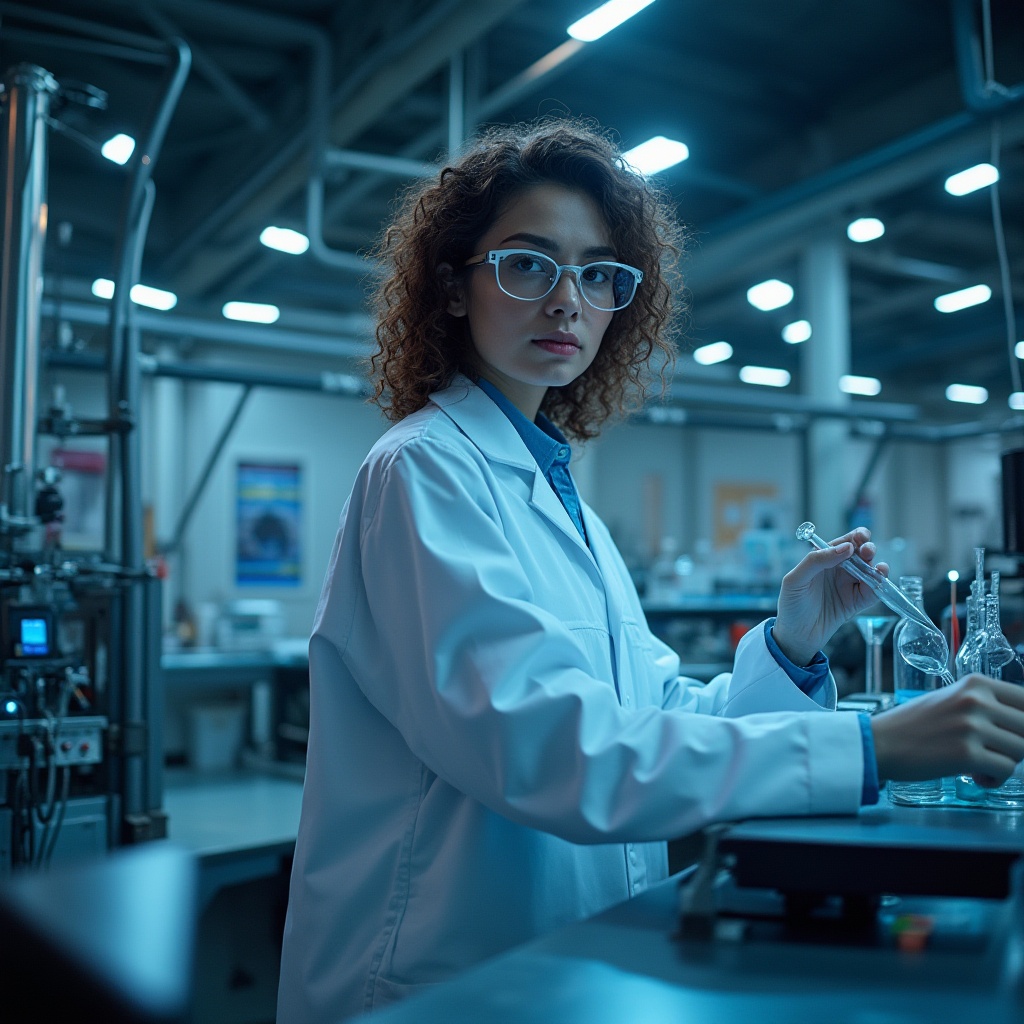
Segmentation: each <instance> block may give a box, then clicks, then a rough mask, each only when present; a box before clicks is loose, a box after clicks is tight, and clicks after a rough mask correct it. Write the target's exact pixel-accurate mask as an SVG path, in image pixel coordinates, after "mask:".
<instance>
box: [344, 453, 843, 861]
mask: <svg viewBox="0 0 1024 1024" xmlns="http://www.w3.org/2000/svg"><path fill="white" fill-rule="evenodd" d="M476 458H477V455H476V453H471V452H468V451H464V450H462V449H461V448H458V447H456V446H454V445H448V444H445V443H442V442H438V441H436V440H430V441H427V440H423V439H418V440H415V441H412V442H410V443H407V444H405V445H403V446H402V447H401V449H399V451H398V453H397V454H396V455H394V456H393V457H391V458H390V459H388V460H386V461H383V462H382V463H381V464H380V465H378V466H377V467H376V468H375V470H374V476H373V479H371V480H370V481H369V483H368V485H367V496H366V501H365V502H364V505H363V511H362V516H361V531H360V557H361V561H362V573H361V577H362V584H363V586H364V587H365V600H366V606H367V615H368V620H367V623H366V627H367V628H369V626H370V623H372V629H373V630H374V645H373V651H372V652H370V653H367V652H366V650H365V646H366V645H365V644H363V645H359V644H353V645H352V646H351V648H350V649H349V648H347V647H346V645H345V643H344V641H342V644H341V647H340V648H339V649H340V650H341V653H342V656H343V657H345V658H347V659H349V666H350V668H351V669H352V671H353V675H354V677H355V678H356V679H357V680H359V681H360V685H361V686H362V687H363V689H364V693H365V695H366V696H367V698H368V699H369V700H370V701H371V702H372V703H373V704H374V705H375V706H376V707H377V709H378V710H379V711H380V712H381V713H382V714H384V715H385V717H387V718H388V720H389V721H390V722H391V723H392V724H393V725H394V726H395V727H396V728H397V729H398V730H399V731H400V732H401V734H402V736H403V737H404V739H405V741H406V743H407V744H408V745H409V747H410V749H411V750H412V751H413V752H414V753H415V754H416V756H417V757H418V758H420V759H421V760H422V762H423V763H424V764H425V765H426V766H427V767H428V768H430V769H431V770H432V771H433V772H434V773H435V774H437V775H438V776H439V777H440V778H442V779H444V780H445V781H447V782H448V783H450V784H451V785H453V786H455V787H456V788H458V789H460V790H461V791H463V792H465V793H467V794H468V795H470V796H472V797H473V798H475V799H477V800H479V801H480V802H481V803H483V804H485V805H486V806H488V807H490V808H491V809H493V810H495V811H497V812H498V813H500V814H503V815H505V816H506V817H508V818H510V819H512V820H515V821H518V822H520V823H521V824H526V825H529V826H531V827H534V828H538V829H541V830H544V831H548V832H552V833H554V834H556V835H560V836H562V837H563V838H566V839H569V840H572V841H575V842H609V841H614V840H626V839H630V840H637V841H643V840H656V839H665V838H669V837H671V836H674V835H680V834H684V833H687V832H690V831H692V830H694V829H695V828H699V827H701V826H702V825H704V824H706V823H707V822H708V821H711V820H716V819H723V818H725V819H735V818H743V817H749V816H755V815H766V814H768V815H778V814H802V813H844V812H854V811H856V809H857V807H858V806H859V800H860V788H861V778H862V774H863V771H862V748H861V740H860V730H859V727H858V725H857V722H856V719H855V717H854V716H842V715H821V714H806V713H804V712H805V711H806V710H808V709H809V708H810V707H813V706H814V705H813V702H811V701H809V700H808V699H807V698H806V697H803V695H802V694H800V695H799V696H800V697H802V698H803V699H802V701H801V700H796V699H794V698H791V697H790V696H789V694H790V691H793V692H795V693H796V694H799V690H797V688H796V687H794V686H793V685H792V683H790V682H789V680H788V678H786V677H785V673H783V672H782V670H781V669H780V668H779V667H778V665H776V664H775V663H774V660H773V659H771V656H770V655H769V654H767V651H766V650H764V644H763V641H762V644H761V647H762V650H761V651H757V650H756V649H754V650H752V652H751V654H750V656H749V658H748V657H747V656H746V655H745V653H744V652H740V656H738V659H737V673H739V672H744V673H746V674H747V675H748V676H749V677H750V678H749V679H746V680H744V679H741V680H740V682H741V683H743V685H738V684H735V683H734V681H733V679H727V680H723V681H722V682H716V684H714V685H713V687H712V690H711V692H712V693H713V694H715V696H714V698H713V699H710V700H709V701H707V702H704V703H705V704H706V705H707V707H706V710H709V711H712V712H715V711H717V712H720V713H721V712H724V713H726V714H737V715H743V717H737V718H724V717H718V716H716V715H714V714H697V713H694V712H693V710H690V709H689V708H687V709H684V708H672V709H670V710H664V709H663V708H661V707H658V706H650V707H642V708H624V707H622V706H620V704H619V700H618V697H617V694H616V690H615V687H614V686H613V685H612V682H611V681H610V680H609V679H606V678H597V677H596V676H595V671H594V661H593V658H591V657H588V653H587V650H586V647H585V645H581V643H580V640H579V638H578V636H577V635H575V634H574V633H573V632H572V631H570V629H569V628H568V627H567V626H566V624H565V620H566V619H567V618H568V617H569V616H567V615H562V614H555V613H554V612H553V611H552V610H549V609H546V608H544V607H542V606H540V605H539V604H538V603H537V602H536V601H535V600H534V598H533V582H532V581H531V579H529V578H528V576H527V574H526V573H524V571H523V568H522V565H521V562H520V559H519V557H517V552H516V550H515V548H514V546H513V545H512V543H511V542H510V540H509V537H508V529H507V527H508V524H505V523H503V522H502V521H501V513H500V512H499V508H498V504H497V503H496V501H495V500H494V495H493V494H492V493H491V491H490V490H489V487H490V486H491V485H490V484H489V483H488V479H487V474H486V472H485V471H484V469H483V467H482V466H481V465H480V464H478V463H477V462H476V461H474V460H475V459H476ZM481 458H482V457H481ZM566 601H567V602H571V595H566ZM352 625H353V629H355V628H357V627H358V626H359V623H358V622H356V621H353V624H352ZM766 658H767V662H766V660H765V659H766ZM359 659H363V661H364V663H362V664H358V663H356V662H357V661H358V660H359ZM769 662H770V663H771V664H769ZM735 675H736V674H734V676H735ZM780 676H781V677H782V679H783V680H784V681H785V684H784V685H782V684H781V680H780V678H779V677H780ZM697 689H699V688H694V689H693V692H695V693H696V690H697ZM780 693H781V694H785V695H786V696H785V697H784V698H782V702H783V703H785V701H786V700H788V701H789V705H788V706H789V710H788V711H784V712H782V713H779V712H778V711H776V710H775V708H776V707H777V706H778V703H779V700H776V701H775V702H774V703H773V695H774V696H775V698H779V694H780ZM688 703H689V704H693V705H694V706H695V707H696V704H698V703H700V702H699V701H696V700H692V701H689V702H688ZM768 704H772V705H773V706H772V708H771V710H772V713H770V714H761V713H759V712H763V711H767V710H769V708H768V707H767V706H766V705H768ZM700 710H705V708H701V709H700ZM749 712H755V713H753V714H750V713H749Z"/></svg>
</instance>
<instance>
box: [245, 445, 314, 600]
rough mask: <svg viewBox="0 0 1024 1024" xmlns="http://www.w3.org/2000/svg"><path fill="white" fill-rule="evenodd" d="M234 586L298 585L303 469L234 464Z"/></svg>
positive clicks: (273, 465) (262, 464)
mask: <svg viewBox="0 0 1024 1024" xmlns="http://www.w3.org/2000/svg"><path fill="white" fill-rule="evenodd" d="M237 522H238V547H237V554H236V559H235V582H236V584H237V585H238V586H242V587H244V586H261V587H267V586H270V587H297V586H299V585H300V584H301V583H302V546H301V540H302V531H301V523H302V469H301V467H300V466H296V465H276V464H272V463H262V462H240V463H238V501H237Z"/></svg>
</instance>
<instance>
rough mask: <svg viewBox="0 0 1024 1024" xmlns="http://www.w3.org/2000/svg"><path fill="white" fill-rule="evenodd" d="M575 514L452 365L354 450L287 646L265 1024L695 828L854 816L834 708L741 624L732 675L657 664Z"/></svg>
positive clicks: (671, 659)
mask: <svg viewBox="0 0 1024 1024" xmlns="http://www.w3.org/2000/svg"><path fill="white" fill-rule="evenodd" d="M638 514H639V513H638ZM583 519H584V522H585V524H586V530H587V536H588V538H589V540H590V547H589V548H588V547H587V545H586V544H585V543H584V541H583V540H582V538H581V537H580V535H579V533H578V531H577V530H576V528H575V527H574V525H573V523H572V521H571V520H570V518H569V517H568V515H567V514H566V512H565V510H564V509H563V507H562V505H561V503H560V502H559V500H558V497H557V496H556V495H555V493H554V492H553V490H552V488H551V486H550V485H549V484H548V482H547V480H546V479H545V478H544V476H543V474H542V473H541V472H540V470H539V469H538V467H537V464H536V462H535V461H534V459H533V458H532V456H531V455H530V454H529V452H528V451H527V449H526V447H525V445H524V444H523V441H522V439H521V438H520V436H519V434H518V433H517V432H516V430H515V428H514V427H513V426H512V424H511V423H510V422H509V420H508V419H507V418H506V417H505V415H504V414H503V413H502V412H501V411H500V410H499V409H498V407H497V406H496V405H495V404H494V402H492V401H491V399H490V398H489V397H487V395H486V394H484V392H483V391H481V390H480V389H479V388H477V387H475V386H474V385H473V384H471V383H470V382H469V381H468V380H467V379H466V378H463V377H460V378H458V379H457V380H456V382H455V383H454V384H453V385H452V386H451V387H450V388H448V389H446V390H445V391H443V392H441V393H439V394H437V395H434V396H433V397H432V400H431V402H430V403H429V404H428V405H427V406H426V407H425V408H423V409H421V410H420V411H419V412H417V413H414V414H413V415H411V416H409V417H407V418H406V419H405V420H403V421H402V422H400V423H398V424H396V425H395V426H394V427H392V428H391V429H390V430H389V431H388V432H387V433H386V434H385V435H384V436H383V437H382V438H381V439H380V441H379V442H378V443H377V444H376V445H375V446H374V448H373V449H372V451H371V452H370V454H369V455H368V457H367V459H366V461H365V463H364V464H363V466H362V468H361V469H360V471H359V474H358V477H357V479H356V482H355V485H354V487H353V490H352V494H351V496H350V498H349V501H348V503H347V505H346V508H345V510H344V512H343V513H342V518H341V526H340V529H339V532H338V536H337V540H336V542H335V546H334V552H333V555H332V557H331V563H330V567H329V569H328V572H327V578H326V581H325V584H324V589H323V594H322V596H321V599H320V605H319V608H318V610H317V615H316V622H315V627H314V632H313V636H312V639H311V641H310V648H309V651H310V688H311V691H310V737H309V751H308V760H307V767H306V782H305V790H304V794H303V803H302V815H301V822H300V825H299V833H298V840H297V843H296V850H295V861H294V866H293V871H292V880H291V896H290V901H289V908H288V917H287V923H286V926H285V936H284V950H283V957H282V965H281V984H280V996H279V1006H278V1022H279V1024H326V1022H328V1021H337V1020H339V1019H340V1018H342V1017H344V1016H348V1015H351V1014H354V1013H357V1012H362V1011H365V1010H368V1009H372V1008H374V1007H379V1006H382V1005H385V1004H386V1003H388V1002H391V1001H393V1000H394V999H397V998H400V997H402V996H403V995H405V994H407V993H409V992H412V991H415V990H416V988H417V986H421V985H423V984H426V983H429V982H433V981H437V980H440V979H443V978H445V977H449V976H451V975H452V974H454V973H456V972H457V971H459V970H460V969H462V968H464V967H466V966H468V965H470V964H472V963H475V962H477V961H479V960H481V959H483V958H485V957H487V956H490V955H492V954H495V953H498V952H500V951H501V950H504V949H507V948H509V947H510V946H513V945H515V944H518V943H520V942H523V941H526V940H528V939H530V938H531V937H533V936H535V935H538V934H539V933H542V932H544V931H546V930H548V929H551V928H554V927H555V926H557V925H561V924H564V923H566V922H569V921H573V920H576V919H579V918H582V917H584V916H588V915H591V914H594V913H596V912H598V911H600V910H602V909H604V908H606V907H608V906H609V905H611V904H614V903H616V902H619V901H621V900H623V899H626V898H627V897H629V896H630V895H632V894H635V893H638V892H640V891H642V890H643V889H645V888H646V887H647V886H649V885H651V884H652V883H654V882H657V881H660V880H661V879H663V878H664V877H665V876H666V874H667V858H666V847H665V843H664V840H666V839H669V838H671V837H673V836H677V835H683V834H686V833H689V832H692V831H694V830H695V829H698V828H700V827H701V826H703V825H705V824H707V823H708V822H710V821H713V820H721V819H737V818H746V817H749V816H755V815H779V814H813V813H846V812H855V811H856V810H857V808H858V806H859V803H860V794H861V786H862V781H863V750H862V740H861V734H860V727H859V724H858V722H857V716H855V715H852V714H808V713H806V712H808V711H820V710H821V706H820V705H818V704H816V703H815V702H814V701H813V700H811V699H810V698H809V697H807V696H806V695H804V694H803V693H802V692H801V691H800V690H799V689H798V688H797V687H796V686H795V685H794V684H793V683H792V682H791V681H790V679H789V677H788V676H787V675H786V673H785V672H784V671H783V670H782V669H781V668H780V667H779V666H778V664H777V663H776V662H775V660H774V659H773V658H772V656H771V654H770V653H769V651H768V649H767V647H766V645H765V642H764V636H763V629H762V628H761V627H758V628H756V629H753V630H752V631H751V632H750V633H748V634H747V636H746V637H745V638H744V640H743V641H742V642H741V644H740V647H739V650H738V651H737V656H736V661H735V666H734V671H733V673H732V674H731V675H728V674H725V675H722V676H719V677H718V678H717V679H715V680H714V681H712V682H711V683H710V684H708V685H707V686H704V685H701V684H700V683H698V682H696V681H694V680H688V679H680V678H678V672H679V659H678V657H677V656H676V655H675V653H674V652H673V651H672V650H671V649H670V648H668V647H667V646H665V645H664V644H663V643H661V642H660V641H659V640H658V639H656V638H655V637H654V636H653V635H652V634H651V632H650V630H649V629H648V627H647V624H646V621H645V619H644V615H643V612H642V610H641V608H640V603H639V600H638V598H637V594H636V591H635V589H634V587H633V585H632V582H631V580H630V577H629V574H628V572H627V570H626V567H625V566H624V564H623V562H622V560H621V557H620V555H619V553H618V551H617V549H616V548H615V545H614V544H613V542H612V540H611V537H610V536H609V534H608V532H607V529H606V528H605V526H604V524H603V523H602V522H601V521H600V519H599V518H598V517H597V515H596V514H595V513H594V512H593V510H592V509H590V508H589V507H587V506H586V505H584V507H583ZM825 690H827V691H828V692H827V693H825V694H824V696H823V698H822V699H823V701H824V703H825V704H826V705H829V704H831V705H832V706H834V701H835V686H834V683H833V682H832V681H831V679H829V685H828V686H827V687H825ZM766 711H771V712H773V713H770V714H762V713H759V712H766ZM780 712H781V713H780ZM739 716H745V717H739Z"/></svg>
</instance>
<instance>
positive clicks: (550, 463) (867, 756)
mask: <svg viewBox="0 0 1024 1024" xmlns="http://www.w3.org/2000/svg"><path fill="white" fill-rule="evenodd" d="M476 383H477V385H478V386H479V387H480V389H481V390H482V391H483V392H484V394H486V395H488V396H489V397H490V398H491V400H492V401H493V402H494V404H495V405H497V407H498V408H499V409H500V410H501V411H502V412H503V413H504V414H505V415H506V416H507V417H508V420H509V422H510V423H511V424H512V426H513V427H515V428H516V431H517V433H518V434H519V436H520V437H521V438H522V439H523V444H525V445H526V447H527V449H528V451H529V452H530V454H531V455H532V456H533V457H534V458H535V459H536V460H537V465H538V466H539V467H540V471H541V472H542V473H543V474H544V478H545V479H546V480H547V482H548V483H549V484H551V488H552V490H554V492H555V494H557V495H558V499H559V501H561V503H562V506H563V507H564V508H565V511H566V512H567V513H568V514H569V518H570V519H572V521H573V523H575V525H576V529H577V530H579V532H580V536H581V537H582V538H583V539H584V541H586V539H587V533H586V530H585V528H584V526H583V515H582V513H581V511H580V497H579V493H578V492H577V490H576V484H575V483H574V482H573V479H572V475H571V474H570V472H569V460H570V459H571V458H572V448H570V447H569V442H568V441H567V440H566V439H565V436H564V435H563V434H562V432H561V431H560V430H559V429H558V427H556V426H555V425H554V423H552V422H551V420H549V419H548V418H547V417H546V416H545V415H544V414H543V413H538V414H537V421H536V422H531V421H530V420H528V419H527V418H526V417H525V416H524V415H523V414H522V413H521V412H520V411H519V410H518V409H517V408H516V407H515V406H514V405H513V404H512V403H511V402H510V401H509V400H508V399H507V398H506V397H505V396H504V395H503V394H502V393H501V392H500V391H499V390H498V389H497V388H496V387H495V386H494V385H493V384H492V383H491V382H490V381H487V380H484V379H483V378H480V379H478V380H477V382H476ZM774 625H775V619H774V618H771V619H769V620H768V621H767V622H766V623H765V626H764V638H765V643H766V644H767V646H768V650H769V651H770V652H771V655H772V657H773V658H774V659H775V660H776V661H777V662H778V664H779V667H780V668H781V669H782V670H783V671H784V672H785V673H786V675H788V676H789V678H790V679H791V680H792V681H793V682H794V684H795V685H796V686H798V687H799V688H800V689H801V690H802V691H803V692H804V693H806V694H807V696H808V697H810V698H811V699H812V700H813V699H816V696H815V692H814V691H816V690H817V689H819V688H820V687H822V686H826V685H827V684H828V658H826V657H825V655H824V654H823V653H822V652H821V651H819V652H818V653H817V655H815V658H814V660H813V661H812V662H811V663H810V664H809V665H807V666H806V667H803V668H802V667H801V666H799V665H795V664H793V662H792V661H790V660H789V658H787V657H786V656H785V654H783V653H782V650H781V648H780V647H779V645H778V644H777V643H776V642H775V637H774V636H772V626H774ZM858 721H859V723H860V733H861V744H862V745H863V748H864V782H863V784H862V786H861V796H860V802H861V803H862V804H873V803H877V802H878V791H879V785H878V767H877V764H876V762H875V743H874V736H873V734H872V732H871V721H870V719H869V717H868V716H867V715H865V714H862V715H858Z"/></svg>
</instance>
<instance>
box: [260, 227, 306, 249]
mask: <svg viewBox="0 0 1024 1024" xmlns="http://www.w3.org/2000/svg"><path fill="white" fill-rule="evenodd" d="M260 241H261V242H262V243H263V244H264V245H265V246H266V247H267V248H268V249H277V250H278V252H287V253H291V254H293V255H295V256H301V255H302V253H304V252H305V251H306V250H307V249H308V248H309V239H308V238H307V237H306V236H305V235H304V234H303V233H302V232H301V231H293V230H292V229H291V228H278V227H274V226H273V225H271V226H270V227H266V228H264V229H263V230H262V231H261V232H260Z"/></svg>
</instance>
